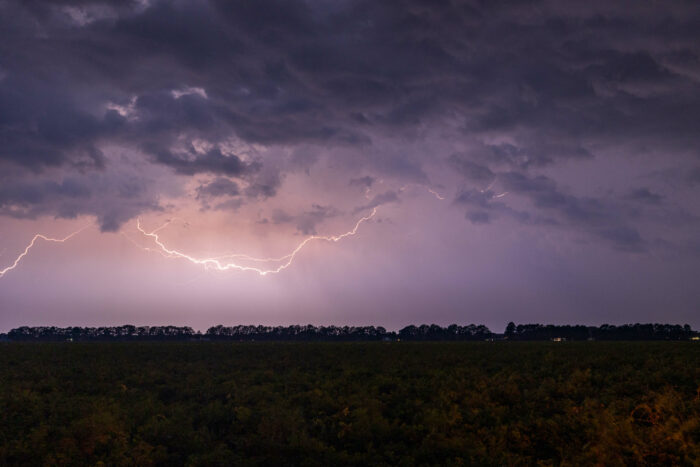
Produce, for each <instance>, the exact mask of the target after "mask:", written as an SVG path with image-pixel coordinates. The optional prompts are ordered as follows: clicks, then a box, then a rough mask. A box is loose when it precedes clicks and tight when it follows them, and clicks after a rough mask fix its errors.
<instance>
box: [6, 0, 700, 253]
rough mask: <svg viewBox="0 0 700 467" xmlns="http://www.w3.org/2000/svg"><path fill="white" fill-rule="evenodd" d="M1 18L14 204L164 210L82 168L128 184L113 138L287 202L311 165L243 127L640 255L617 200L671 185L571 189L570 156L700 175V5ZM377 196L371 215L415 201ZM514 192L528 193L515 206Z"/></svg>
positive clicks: (85, 7)
mask: <svg viewBox="0 0 700 467" xmlns="http://www.w3.org/2000/svg"><path fill="white" fill-rule="evenodd" d="M0 18H1V19H0V31H2V32H0V39H1V40H0V57H1V58H0V110H1V112H0V143H1V144H0V168H1V169H2V171H3V177H2V179H3V181H4V182H3V183H4V186H3V189H2V190H0V203H2V204H0V206H2V209H3V211H2V213H3V214H5V215H8V216H36V215H45V214H48V215H55V216H59V217H66V216H67V217H70V216H76V215H80V214H88V215H94V216H96V217H98V218H99V219H103V221H102V222H103V227H104V228H105V229H106V230H115V229H118V228H119V226H120V225H121V223H123V222H124V221H126V220H128V219H129V218H132V217H134V216H136V215H138V214H139V212H140V211H148V210H153V209H158V208H159V203H158V193H154V192H153V191H152V190H151V189H140V188H131V189H129V190H128V191H129V193H130V194H129V196H130V198H129V199H130V200H131V201H128V202H126V203H125V202H124V199H125V195H124V193H125V192H124V190H121V189H99V188H98V187H94V186H90V184H89V183H88V184H81V183H80V182H76V177H77V178H80V177H81V176H83V175H84V174H90V173H94V174H99V175H97V177H99V178H100V179H101V180H111V179H112V178H114V179H115V180H116V179H118V178H119V175H118V172H119V170H118V169H116V168H115V167H116V166H118V165H119V164H123V163H124V162H123V161H120V160H118V159H112V158H110V157H108V156H106V155H105V154H106V151H107V150H108V148H119V149H120V150H123V151H129V152H131V153H132V154H135V155H137V157H141V158H142V159H143V160H144V161H145V162H146V163H149V164H153V165H155V166H162V167H165V168H166V169H168V170H169V171H170V172H171V173H172V176H173V177H181V178H183V179H187V178H191V177H195V176H201V175H207V176H212V177H227V178H225V179H224V178H215V180H214V181H211V182H210V183H209V184H202V185H201V186H200V187H199V188H198V189H197V190H196V191H195V192H194V193H193V196H195V197H198V198H199V199H200V200H201V199H203V198H204V197H209V198H211V197H220V196H223V195H229V196H244V198H245V202H257V201H264V200H267V199H269V198H274V197H275V196H277V194H278V192H279V189H280V187H281V186H282V185H283V183H284V180H285V175H286V171H288V170H291V169H290V167H291V166H292V165H293V161H291V160H287V161H285V160H281V159H279V158H267V157H265V156H264V155H260V154H252V155H251V154H248V155H245V154H244V155H242V154H241V153H239V152H237V151H236V150H235V149H231V147H230V142H231V141H232V140H236V141H239V142H242V143H244V144H247V145H250V146H255V145H257V146H256V147H265V148H288V149H289V148H291V149H294V148H297V147H300V146H301V145H307V146H313V147H317V148H322V149H323V154H324V156H323V158H324V159H330V160H331V162H330V163H332V164H333V163H337V164H340V165H341V166H342V167H345V169H344V170H346V171H347V174H346V175H347V178H346V179H350V180H351V182H350V184H351V185H352V186H362V187H365V188H367V189H369V188H374V186H375V185H376V180H377V179H378V178H380V177H384V178H386V179H388V180H393V181H395V182H396V183H397V184H401V183H404V182H414V183H415V182H416V181H418V183H422V184H426V185H428V184H429V183H431V180H430V176H428V175H427V174H428V173H429V172H431V170H432V169H431V168H433V167H446V168H447V169H448V170H450V171H451V172H453V173H454V175H455V176H456V177H457V179H458V180H462V182H461V183H463V184H464V186H461V187H459V186H457V187H456V190H455V191H457V192H458V203H457V204H464V203H467V204H470V205H472V206H473V207H475V208H478V209H477V210H474V208H470V210H469V211H468V212H466V217H467V219H468V220H470V221H471V222H473V223H477V224H489V223H492V222H494V221H495V220H497V219H498V218H501V219H504V218H511V220H512V219H516V220H517V221H518V222H526V223H530V224H533V223H534V224H541V223H542V222H535V221H533V219H540V220H542V219H549V221H550V222H548V223H550V224H551V223H557V224H559V225H561V226H562V228H567V226H568V227H570V228H571V229H574V230H578V229H581V228H584V229H585V230H586V231H587V232H590V233H591V234H593V235H597V236H598V238H600V239H601V240H602V241H605V242H608V243H609V244H611V245H612V246H614V247H620V248H625V249H629V250H641V249H642V245H644V243H645V240H644V239H643V237H642V235H641V234H639V233H638V232H637V229H636V228H635V226H634V223H635V222H636V220H635V219H634V218H633V217H634V216H630V215H627V214H626V213H625V214H621V213H622V212H623V211H624V208H623V207H620V206H621V205H622V204H624V202H634V201H637V202H638V203H640V204H642V205H659V203H660V202H661V200H666V199H667V198H668V196H669V195H667V194H665V193H663V187H658V186H655V187H644V188H630V189H629V190H628V191H627V192H626V193H620V194H618V195H617V196H618V198H619V201H620V205H618V203H617V201H615V200H610V199H606V200H603V198H604V196H602V195H601V194H600V193H598V194H596V193H588V194H585V195H581V196H575V195H573V194H569V193H566V191H565V190H562V189H560V186H559V185H560V184H559V183H558V181H557V177H558V175H557V173H556V170H557V168H558V167H561V166H565V165H567V164H578V163H584V162H586V161H588V162H590V161H597V160H600V161H606V160H615V159H624V160H629V161H631V160H633V159H634V158H635V157H641V156H649V157H658V158H659V159H658V160H659V161H660V162H659V165H663V166H664V167H657V168H658V169H662V168H663V169H668V170H676V171H677V172H676V173H679V174H682V175H678V176H677V179H678V180H676V182H677V183H690V184H691V185H693V184H694V185H695V186H697V185H698V184H697V183H694V181H695V180H696V179H697V177H696V176H695V175H694V174H695V172H696V171H697V159H698V157H700V154H698V149H697V148H698V147H700V132H698V131H697V122H698V121H700V87H699V86H700V50H699V45H698V44H700V7H698V6H697V5H695V4H693V3H690V2H680V1H678V2H669V3H667V4H666V5H664V8H663V10H662V11H660V10H659V8H658V6H655V5H654V4H652V3H643V4H640V5H636V7H635V8H634V9H633V10H630V9H628V8H626V7H625V6H624V5H621V4H614V3H613V4H611V3H610V2H602V1H601V2H598V1H593V2H587V3H586V4H585V5H583V4H578V3H570V2H553V1H540V2H535V4H532V3H530V4H523V3H521V2H496V3H494V2H480V1H465V2H450V1H443V2H430V3H426V2H423V1H418V0H415V1H414V0H410V1H403V2H398V3H392V4H382V3H378V2H370V1H362V0H358V1H349V2H335V3H327V2H306V1H291V2H290V1H275V0H265V1H260V2H254V3H251V2H244V1H234V2H224V1H197V2H177V1H176V2H164V1H153V2H99V1H75V2H73V1H59V2H55V1H54V2H41V1H32V2H17V1H9V0H5V1H2V2H1V3H0ZM415 141H421V142H422V144H423V146H424V147H423V148H422V149H421V150H412V149H411V148H412V146H413V142H415ZM444 141H449V142H452V143H450V144H449V145H447V144H445V143H444ZM431 145H432V146H434V149H430V147H431ZM387 146H391V147H392V150H391V151H388V152H387V151H385V150H384V148H386V147H387ZM448 146H450V147H448ZM455 148H457V149H458V150H457V151H455V150H454V149H455ZM336 154H337V155H336ZM662 155H663V159H661V156H662ZM333 158H343V159H344V160H342V161H336V162H334V161H333V160H332V159H333ZM352 158H357V159H358V160H360V161H361V163H358V164H357V166H356V168H352V164H351V163H350V161H351V160H352ZM445 161H446V163H445ZM661 161H662V162H661ZM309 163H310V164H314V163H316V158H312V159H310V162H309ZM650 169H651V168H650ZM542 170H554V171H555V172H549V173H547V174H546V175H545V174H542V173H540V172H539V171H542ZM49 171H50V172H51V177H50V178H51V180H52V181H44V182H41V181H39V180H40V179H41V178H42V177H43V176H44V175H42V174H45V173H48V172H49ZM694 171H695V172H694ZM9 174H11V175H9ZM76 174H78V175H76ZM81 174H82V175H81ZM224 180H227V181H226V182H224ZM494 182H496V183H498V184H500V185H501V187H500V188H499V190H500V189H502V191H503V192H505V191H507V192H510V195H509V196H508V197H507V198H503V199H501V198H498V199H496V198H493V199H486V198H488V196H489V195H488V193H492V194H491V195H490V196H492V197H494V196H495V195H497V194H499V193H498V192H497V191H496V189H495V188H494V189H492V190H491V191H490V192H487V193H484V192H481V191H479V190H484V189H485V188H486V187H487V186H488V185H490V184H492V183H494ZM118 183H119V182H117V181H113V182H112V183H111V184H112V185H114V184H118ZM134 183H135V185H134V186H138V185H139V182H134ZM183 183H184V181H183ZM108 185H110V183H108ZM224 185H225V186H224ZM473 190H475V191H473ZM392 193H393V194H392ZM459 193H461V194H459ZM470 193H471V194H470ZM373 196H374V199H373V200H371V201H370V202H368V203H365V204H363V205H361V206H360V208H364V209H366V208H371V207H375V206H379V205H380V204H383V203H386V202H391V201H396V199H397V198H396V196H397V195H396V192H393V191H391V190H389V191H385V193H384V194H373ZM392 196H393V197H392ZM517 198H524V199H526V200H529V202H530V205H529V207H528V208H527V209H525V208H521V207H514V206H511V205H510V204H509V200H510V199H517ZM49 199H50V201H47V200H49ZM240 202H243V201H240ZM119 205H123V206H127V207H126V208H124V209H120V210H119V211H120V212H119V214H118V215H115V214H111V213H113V212H114V210H115V208H114V206H119ZM360 208H358V209H360ZM499 212H500V214H499ZM507 213H510V214H507ZM308 217H309V219H313V218H314V216H313V215H310V216H308ZM300 230H301V231H304V232H313V231H314V230H315V223H314V222H313V221H309V222H306V223H305V226H301V227H300Z"/></svg>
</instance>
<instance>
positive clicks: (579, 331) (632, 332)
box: [505, 322, 700, 341]
mask: <svg viewBox="0 0 700 467" xmlns="http://www.w3.org/2000/svg"><path fill="white" fill-rule="evenodd" d="M698 335H700V333H698V332H696V331H693V330H692V329H691V328H690V325H688V324H686V325H683V326H681V325H679V324H639V323H637V324H624V325H622V326H614V325H610V324H603V325H602V326H599V327H596V326H580V325H579V326H568V325H564V326H555V325H551V324H549V325H546V326H545V325H542V324H518V325H517V326H516V325H515V324H514V323H512V322H511V323H508V326H506V332H505V337H506V338H508V340H521V341H540V340H551V339H566V340H577V341H580V340H588V339H591V340H618V341H636V340H645V341H650V340H688V339H691V338H693V337H696V336H698Z"/></svg>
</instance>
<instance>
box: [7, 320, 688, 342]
mask: <svg viewBox="0 0 700 467" xmlns="http://www.w3.org/2000/svg"><path fill="white" fill-rule="evenodd" d="M699 336H700V333H698V332H697V331H693V330H692V329H691V327H690V326H689V325H688V324H685V325H683V326H681V325H678V324H639V323H637V324H624V325H621V326H614V325H610V324H603V325H601V326H583V325H552V324H548V325H543V324H517V325H516V324H515V323H513V322H510V323H508V325H507V326H506V329H505V332H504V333H503V334H496V333H493V332H491V331H490V330H489V328H487V327H486V326H484V325H483V324H480V325H476V324H468V325H466V326H459V325H457V324H451V325H449V326H447V327H442V326H439V325H437V324H430V325H428V324H422V325H420V326H415V325H409V326H406V327H404V328H403V329H401V330H399V331H398V332H395V331H387V330H386V329H385V328H383V327H381V326H313V325H311V324H307V325H292V326H261V325H258V326H254V325H238V326H223V325H218V326H213V327H211V328H209V329H207V331H206V333H204V334H202V333H201V332H199V331H194V330H193V329H192V328H191V327H189V326H138V327H137V326H132V325H124V326H104V327H77V326H76V327H67V328H60V327H56V326H35V327H29V326H22V327H19V328H15V329H12V330H11V331H10V332H8V333H7V334H0V341H2V340H10V341H71V340H73V341H152V340H155V341H170V340H172V341H182V340H212V341H214V340H221V341H382V340H402V341H483V340H492V339H499V340H509V341H542V340H559V339H562V340H576V341H581V340H688V339H691V338H693V337H695V338H697V337H699Z"/></svg>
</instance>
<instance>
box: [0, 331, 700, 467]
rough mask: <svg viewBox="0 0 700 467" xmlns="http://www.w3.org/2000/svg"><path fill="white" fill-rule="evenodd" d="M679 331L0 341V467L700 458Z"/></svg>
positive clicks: (697, 385)
mask: <svg viewBox="0 0 700 467" xmlns="http://www.w3.org/2000/svg"><path fill="white" fill-rule="evenodd" d="M699 361H700V344H697V343H694V342H624V343H623V342H578V343H576V342H574V343H553V342H472V343H462V342H442V343H432V342H431V343H428V342H426V343H410V342H388V343H387V342H361V343H226V342H190V343H183V342H162V343H157V342H151V343H138V342H137V343H5V344H0V375H1V378H0V414H2V423H0V465H96V464H97V463H99V462H103V463H104V464H105V465H168V466H171V465H237V464H243V465H246V464H251V465H260V464H266V465H337V464H355V465H360V464H361V465H366V464H373V465H414V464H440V465H450V464H451V465H461V464H467V465H468V464H472V465H474V464H476V465H533V464H538V463H539V464H540V465H587V464H600V465H698V463H700V366H699V365H698V362H699Z"/></svg>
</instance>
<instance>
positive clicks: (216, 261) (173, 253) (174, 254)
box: [136, 208, 377, 276]
mask: <svg viewBox="0 0 700 467" xmlns="http://www.w3.org/2000/svg"><path fill="white" fill-rule="evenodd" d="M376 214H377V208H374V209H372V212H371V213H370V214H368V215H366V216H364V217H362V218H360V219H359V220H358V221H357V222H356V223H355V226H354V227H353V228H352V229H351V230H349V231H347V232H345V233H342V234H339V235H329V236H325V235H311V236H309V237H306V238H305V239H304V240H303V241H302V242H301V243H299V245H297V247H296V248H294V250H292V251H291V253H288V254H286V255H284V256H281V257H279V258H255V257H252V256H249V255H245V254H231V255H225V256H218V257H211V258H195V257H194V256H190V255H188V254H186V253H183V252H181V251H178V250H175V249H172V248H168V247H167V246H166V245H165V244H164V243H163V242H162V241H161V239H160V236H159V235H158V231H160V230H162V229H163V228H165V227H166V226H167V225H168V224H169V223H170V222H171V221H168V222H166V223H165V224H164V225H162V226H160V227H158V228H157V229H155V230H153V231H151V232H147V231H145V230H144V229H143V227H141V220H140V219H137V220H136V228H137V229H138V231H139V232H141V234H143V235H144V236H145V237H149V238H152V239H153V242H154V243H155V244H156V245H157V246H158V250H156V251H159V252H160V253H161V254H163V255H165V256H167V257H170V258H181V259H186V260H187V261H189V262H191V263H193V264H198V265H202V266H204V267H205V268H213V269H216V270H218V271H228V270H238V271H252V272H256V273H258V274H259V275H261V276H266V275H268V274H277V273H278V272H280V271H283V270H285V269H287V268H288V267H289V266H291V264H292V263H293V262H294V259H295V258H296V256H297V254H299V252H300V251H301V250H302V249H303V248H304V247H305V246H306V245H307V244H309V243H310V242H313V241H315V240H323V241H327V242H339V241H340V240H342V239H344V238H346V237H350V236H353V235H355V234H356V233H357V231H358V229H359V228H360V225H362V223H364V222H366V221H368V220H370V219H371V218H373V217H374V216H375V215H376ZM146 249H147V250H150V249H149V248H146ZM231 258H242V259H246V260H249V261H253V262H263V263H265V262H270V263H273V262H282V264H280V265H278V266H277V267H273V268H269V269H267V268H263V267H255V266H247V265H244V264H238V263H235V262H226V261H222V260H224V259H231Z"/></svg>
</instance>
